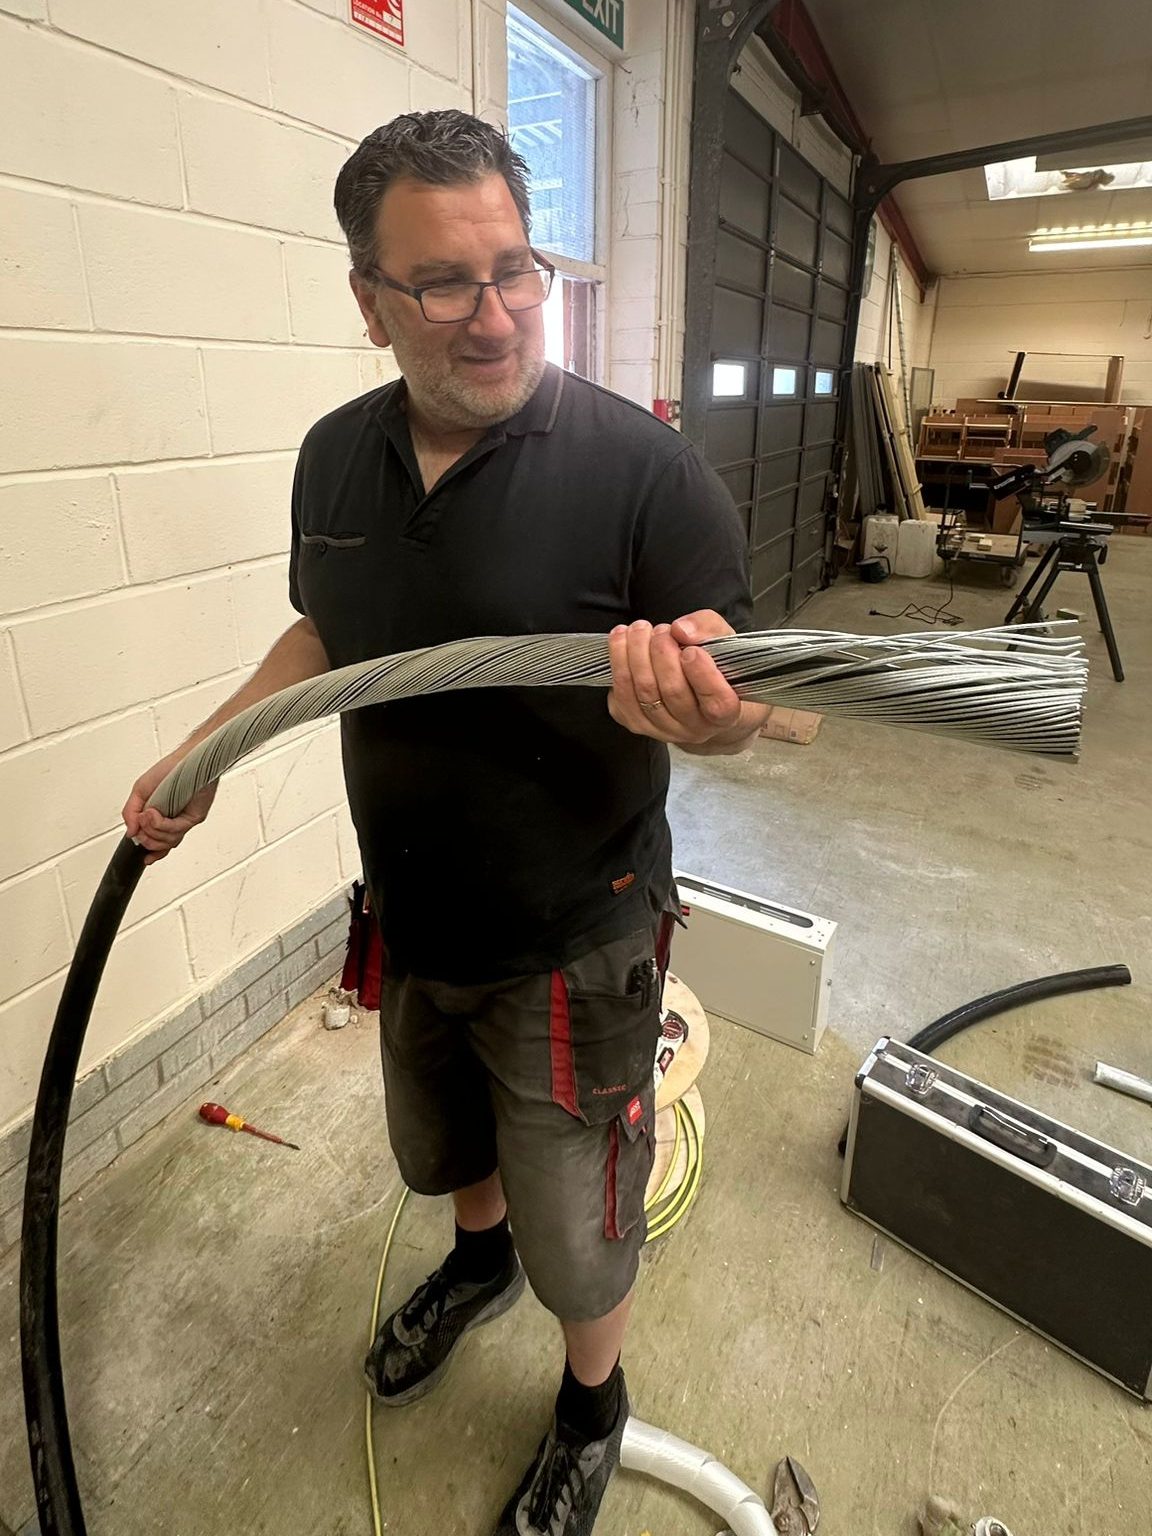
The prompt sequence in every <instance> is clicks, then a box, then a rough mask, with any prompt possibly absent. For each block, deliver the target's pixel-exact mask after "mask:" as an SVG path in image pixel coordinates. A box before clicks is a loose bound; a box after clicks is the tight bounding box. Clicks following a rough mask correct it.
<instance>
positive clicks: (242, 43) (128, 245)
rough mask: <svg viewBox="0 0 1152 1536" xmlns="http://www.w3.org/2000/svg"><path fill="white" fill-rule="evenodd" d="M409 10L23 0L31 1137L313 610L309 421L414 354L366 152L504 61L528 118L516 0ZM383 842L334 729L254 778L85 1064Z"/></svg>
mask: <svg viewBox="0 0 1152 1536" xmlns="http://www.w3.org/2000/svg"><path fill="white" fill-rule="evenodd" d="M406 9H407V17H406V22H407V46H406V48H405V50H404V51H403V52H401V51H399V50H397V49H395V48H392V47H389V46H388V45H387V44H385V43H383V42H380V41H377V40H375V39H374V38H373V37H371V36H370V35H369V34H368V33H366V32H363V31H362V30H360V29H358V28H354V27H353V26H352V25H351V24H350V23H349V21H348V20H347V7H346V5H345V4H344V3H342V0H200V3H199V4H197V5H188V4H187V3H185V0H51V4H49V3H47V0H0V58H2V59H3V61H4V90H3V92H2V93H0V146H2V149H0V229H2V230H3V239H2V250H0V376H2V377H3V378H4V380H5V390H4V410H3V412H2V413H0V614H2V618H0V1131H2V1130H3V1128H4V1127H5V1126H6V1125H10V1124H11V1122H12V1121H13V1120H14V1119H17V1118H18V1117H19V1116H20V1115H21V1114H22V1113H23V1112H24V1111H25V1110H26V1108H27V1106H28V1104H29V1103H30V1101H31V1099H32V1097H33V1095H34V1092H35V1083H36V1078H37V1075H38V1072H39V1066H40V1061H41V1058H42V1054H43V1048H44V1042H45V1039H46V1036H47V1030H48V1026H49V1022H50V1019H51V1016H52V1013H53V1010H54V1008H55V1004H56V1000H57V997H58V995H59V992H60V988H61V984H62V978H63V968H64V966H65V965H66V963H67V961H68V959H69V957H70V954H71V951H72V948H73V944H74V941H75V938H76V935H77V932H78V928H79V925H80V923H81V922H82V920H83V916H84V913H85V911H86V909H87V905H88V901H89V899H90V897H91V894H92V891H93V889H94V887H95V884H96V881H97V879H98V878H99V874H100V872H101V870H102V868H103V866H104V865H105V863H106V862H107V858H108V856H109V853H110V851H111V849H112V848H113V847H114V845H115V842H116V839H117V837H118V836H119V832H118V830H117V828H118V825H119V814H118V813H119V808H120V806H121V804H122V803H123V800H124V798H125V796H126V794H127V791H128V788H129V786H130V784H131V782H132V779H133V778H134V777H135V776H136V774H137V773H139V772H140V771H141V770H142V769H143V768H145V767H147V766H148V765H149V764H150V763H151V762H152V761H154V760H155V759H156V758H157V757H158V756H159V755H160V754H161V753H163V752H166V751H168V750H169V749H170V748H171V747H173V746H174V745H176V743H177V742H178V741H179V740H180V739H181V738H182V737H183V736H184V735H185V734H186V732H187V731H188V730H189V729H190V728H191V727H192V726H193V725H194V724H196V723H197V722H198V721H199V720H200V719H202V718H203V717H204V716H205V715H206V714H207V713H209V712H210V711H211V710H212V709H213V708H214V707H215V706H216V704H217V703H218V702H219V701H221V700H222V699H223V698H224V697H226V696H227V695H228V694H229V693H230V692H232V691H233V690H234V689H235V688H236V686H237V685H238V683H239V682H240V680H241V678H242V677H243V676H244V675H245V673H246V672H247V671H248V670H250V668H251V666H252V665H253V664H254V663H256V662H257V661H258V660H259V659H260V658H261V656H262V655H263V654H264V652H265V650H266V649H267V646H268V645H269V643H270V642H271V641H272V640H273V639H274V638H275V636H276V635H277V634H278V633H279V632H280V631H281V630H282V629H283V628H284V627H286V625H287V624H289V623H290V622H291V621H292V619H293V618H294V617H295V615H294V614H293V612H292V610H291V609H290V607H289V605H288V600H287V594H286V579H285V565H286V549H287V543H288V497H289V490H290V485H291V477H292V468H293V462H294V457H295V451H296V448H297V446H298V444H299V441H300V438H301V436H302V434H303V432H304V431H305V430H306V428H307V427H308V426H309V424H310V423H311V422H312V421H313V420H314V419H315V418H316V417H317V416H319V415H321V414H322V413H323V412H325V411H327V410H329V409H331V408H332V407H333V406H335V405H337V404H339V403H340V402H341V401H344V400H347V399H349V398H351V397H353V396H355V395H357V394H360V393H362V392H363V391H364V390H366V389H369V388H372V387H373V386H374V385H376V384H377V383H379V382H381V381H382V380H383V379H384V378H386V377H388V376H389V370H390V368H391V366H392V362H391V357H390V355H385V354H381V353H379V352H376V351H375V350H374V349H372V348H370V347H369V346H368V344H367V342H366V340H365V338H364V336H363V334H362V327H361V324H360V321H359V317H358V315H357V312H356V309H355V305H354V303H353V301H352V298H351V296H350V294H349V293H348V290H347V286H346V281H345V273H346V270H347V262H346V256H345V252H344V249H343V247H342V243H341V239H340V232H339V229H338V226H337V224H336V221H335V217H334V215H333V213H332V207H331V194H332V183H333V180H334V178H335V175H336V172H337V170H338V169H339V167H340V165H341V163H342V162H343V160H344V159H345V158H346V156H347V155H348V153H349V152H350V150H351V149H352V148H353V147H354V145H355V143H356V142H357V141H358V140H359V138H360V137H361V136H362V135H363V134H364V133H365V132H367V131H368V130H369V129H371V128H372V127H374V126H375V125H376V124H378V123H379V122H381V121H383V120H385V119H386V118H388V117H390V116H392V115H394V114H395V113H396V112H399V111H404V110H407V109H409V108H428V107H439V106H459V107H464V108H469V107H471V106H472V103H473V99H474V98H473V87H474V83H475V87H476V98H477V100H478V102H479V107H480V110H481V111H482V112H483V113H484V114H485V115H488V116H491V117H493V118H497V119H498V118H499V117H500V116H501V115H502V113H503V112H504V110H505V105H506V92H507V84H506V81H507V73H506V64H505V57H504V7H503V4H502V3H490V0H476V4H475V6H474V7H473V6H472V5H468V4H465V5H461V4H458V3H457V0H420V4H419V5H415V4H413V5H410V6H408V7H407V8H406ZM474 43H475V47H474ZM358 867H359V865H358V859H357V853H356V848H355V843H354V839H353V837H352V835H351V828H350V825H349V822H348V818H347V814H346V811H345V810H344V808H343V795H342V786H341V780H340V773H339V762H338V751H337V739H336V734H335V730H334V728H333V727H331V726H325V727H321V728H314V729H311V730H306V731H304V732H302V733H300V734H298V735H297V736H296V737H295V738H294V739H292V740H291V741H289V742H286V743H285V744H284V745H282V746H279V747H277V748H276V749H274V750H272V751H270V752H268V753H267V754H266V755H263V756H261V757H260V758H259V759H258V760H257V761H254V762H253V763H252V764H251V765H250V766H247V767H243V768H241V769H239V770H237V771H236V772H235V773H233V774H231V775H230V776H229V777H228V779H227V781H226V782H225V784H224V785H223V787H222V789H221V792H220V795H219V797H218V800H217V805H216V808H215V810H214V812H213V814H212V816H211V817H210V819H209V821H208V823H207V825H206V826H205V827H204V828H202V829H200V830H199V831H198V832H197V833H196V834H195V835H194V836H193V837H191V838H189V840H188V842H187V844H186V845H185V847H184V848H182V849H181V850H180V852H179V853H178V854H177V855H175V856H173V857H171V858H169V859H168V860H167V861H165V862H164V863H163V864H161V865H160V866H158V867H157V868H155V869H154V870H151V871H149V873H148V875H147V876H146V878H145V880H144V881H143V883H142V886H141V888H140V891H139V893H138V895H137V896H136V898H135V901H134V903H133V905H132V908H131V909H130V912H129V914H128V919H127V922H126V925H125V928H124V931H123V935H122V937H121V939H120V941H119V942H118V944H117V946H116V950H115V952H114V955H113V958H112V961H111V964H110V968H109V972H108V977H107V981H106V983H105V985H104V988H103V990H102V995H101V998H100V1001H99V1003H98V1005H97V1009H96V1013H95V1017H94V1019H93V1023H92V1028H91V1032H90V1036H89V1040H88V1044H87V1047H86V1051H85V1062H84V1066H85V1068H87V1067H90V1066H91V1065H92V1064H94V1063H96V1062H99V1061H101V1060H103V1059H104V1058H107V1057H109V1056H110V1055H111V1054H112V1053H113V1052H116V1051H118V1050H119V1049H121V1048H122V1047H123V1046H124V1043H125V1042H126V1041H128V1040H130V1039H131V1037H132V1036H133V1035H134V1034H135V1033H136V1032H138V1031H140V1030H143V1029H147V1028H148V1026H150V1025H151V1024H153V1023H154V1021H156V1020H158V1019H160V1018H162V1017H166V1016H168V1015H172V1014H174V1012H175V1013H179V1012H180V1010H181V1009H183V1008H184V1007H185V1006H186V1005H187V1004H188V1003H189V1002H190V1001H192V1000H196V999H198V998H200V997H201V996H206V995H208V994H210V992H211V991H212V989H213V987H215V986H218V985H219V983H220V979H221V978H222V977H223V976H224V975H225V974H227V973H229V972H231V971H233V970H234V969H235V968H236V967H237V966H238V965H239V964H240V963H242V962H244V961H246V960H247V959H249V958H250V957H252V956H254V955H257V954H260V953H262V952H263V951H264V950H265V949H266V947H267V945H268V943H269V942H270V941H274V940H276V938H277V936H278V935H283V934H286V933H289V932H292V931H295V928H296V926H298V925H299V924H300V923H301V922H302V921H306V920H307V919H308V917H309V915H310V914H314V913H316V912H317V911H323V910H328V908H327V907H326V904H330V902H331V899H332V898H333V896H334V895H336V893H338V892H339V891H340V890H341V889H342V888H343V887H344V886H346V885H347V883H348V881H349V880H350V879H351V878H352V877H353V876H354V875H355V874H356V873H357V870H358ZM312 960H313V961H314V962H315V961H316V956H315V955H313V956H312ZM3 1171H4V1170H2V1169H0V1173H3Z"/></svg>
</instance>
